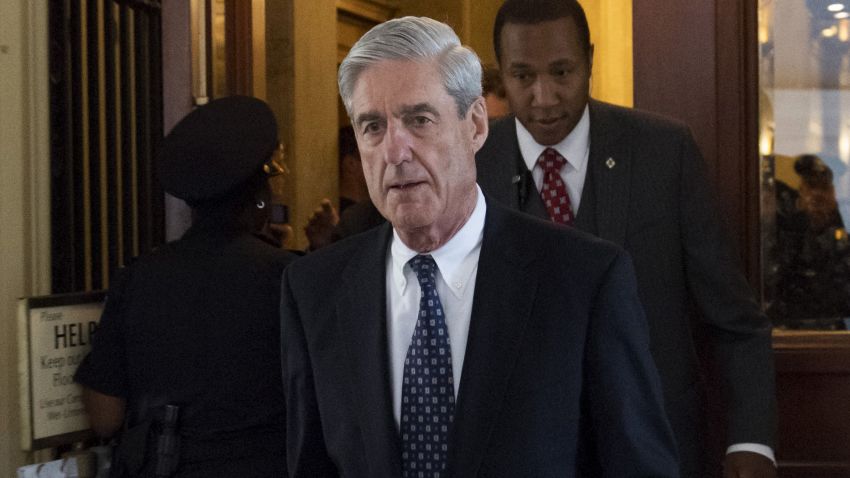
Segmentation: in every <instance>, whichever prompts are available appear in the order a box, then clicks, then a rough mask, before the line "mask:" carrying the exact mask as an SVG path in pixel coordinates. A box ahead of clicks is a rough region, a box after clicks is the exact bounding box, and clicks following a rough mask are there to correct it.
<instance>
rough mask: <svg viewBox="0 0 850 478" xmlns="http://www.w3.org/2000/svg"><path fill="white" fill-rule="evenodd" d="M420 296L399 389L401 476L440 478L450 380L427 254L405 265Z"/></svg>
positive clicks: (450, 413) (447, 346)
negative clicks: (414, 276) (414, 278)
mask: <svg viewBox="0 0 850 478" xmlns="http://www.w3.org/2000/svg"><path fill="white" fill-rule="evenodd" d="M408 264H410V267H412V268H413V271H414V272H416V278H417V279H419V287H420V288H421V289H422V296H421V298H420V300H419V317H418V318H417V319H416V329H415V330H414V331H413V339H411V341H410V348H408V349H407V357H405V359H404V376H403V378H402V386H401V441H402V466H403V468H404V477H405V478H426V477H427V478H438V477H440V476H445V473H444V471H445V469H446V463H447V461H448V449H449V446H448V445H449V428H450V426H451V423H452V420H453V419H454V404H455V394H454V380H453V379H452V350H451V342H450V341H449V330H448V328H446V320H445V317H444V315H443V305H442V304H441V303H440V297H439V295H437V264H436V263H435V262H434V258H432V257H431V256H429V255H418V256H416V257H414V258H413V259H411V260H410V262H408Z"/></svg>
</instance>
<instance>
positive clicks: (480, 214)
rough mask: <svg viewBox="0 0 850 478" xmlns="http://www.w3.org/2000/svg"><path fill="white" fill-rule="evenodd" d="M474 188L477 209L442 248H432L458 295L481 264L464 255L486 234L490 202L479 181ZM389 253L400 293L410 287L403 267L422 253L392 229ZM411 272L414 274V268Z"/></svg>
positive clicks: (434, 256)
mask: <svg viewBox="0 0 850 478" xmlns="http://www.w3.org/2000/svg"><path fill="white" fill-rule="evenodd" d="M475 189H476V191H477V195H478V198H477V200H476V203H475V209H473V210H472V214H470V216H469V219H467V221H466V224H464V225H463V226H462V227H461V228H460V230H458V231H457V233H455V235H454V236H453V237H452V238H451V239H449V241H448V242H446V243H445V244H443V245H442V246H441V247H440V248H439V249H436V250H434V251H431V252H430V254H431V257H433V258H434V262H436V263H437V268H439V270H440V275H441V276H442V277H443V280H444V281H445V282H446V284H448V285H449V286H450V287H449V289H450V290H451V291H452V293H453V294H454V295H455V296H456V297H458V298H460V297H462V296H463V293H464V290H465V289H466V285H467V284H468V283H469V279H470V277H471V276H472V272H473V271H475V268H476V267H477V266H478V261H467V260H465V259H466V258H468V257H469V256H470V255H471V254H472V253H473V252H475V251H476V250H477V249H479V248H480V247H481V240H482V238H483V237H484V216H485V215H486V213H487V204H486V201H485V200H484V194H483V193H482V192H481V188H480V187H479V186H478V185H477V184H476V185H475ZM390 254H391V256H392V259H391V260H392V281H393V284H395V286H396V288H397V289H398V291H399V293H404V289H405V287H407V277H405V274H404V268H405V266H406V265H407V262H408V261H409V260H410V259H413V257H414V256H416V255H417V254H419V253H418V252H416V251H414V250H413V249H410V248H409V247H407V245H405V244H404V242H403V241H402V240H401V238H400V237H399V236H398V232H396V230H395V229H393V239H392V244H391V245H390ZM411 274H413V272H412V271H411ZM411 277H415V275H411Z"/></svg>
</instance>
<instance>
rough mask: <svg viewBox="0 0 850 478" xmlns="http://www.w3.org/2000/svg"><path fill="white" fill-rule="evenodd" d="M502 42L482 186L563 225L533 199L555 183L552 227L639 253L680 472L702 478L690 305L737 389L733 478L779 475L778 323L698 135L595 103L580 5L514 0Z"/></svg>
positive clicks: (481, 161)
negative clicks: (504, 110)
mask: <svg viewBox="0 0 850 478" xmlns="http://www.w3.org/2000/svg"><path fill="white" fill-rule="evenodd" d="M493 37H494V43H495V50H496V56H497V58H498V61H499V67H500V70H501V72H502V75H503V80H504V81H503V82H504V85H505V88H506V91H507V96H508V100H509V101H510V103H511V108H512V110H513V111H514V113H515V117H510V118H507V119H505V120H503V121H500V122H496V123H494V124H492V125H491V130H490V135H489V137H488V139H487V142H486V144H485V145H484V147H483V148H482V149H481V151H480V152H479V153H478V155H477V160H478V182H479V184H480V186H481V188H482V190H483V191H484V193H485V194H487V195H488V197H490V198H492V199H493V200H494V201H497V202H499V203H501V204H503V205H506V206H508V207H510V208H513V209H517V210H520V211H524V212H527V213H529V214H532V215H535V216H539V217H541V218H550V219H553V220H559V219H562V218H563V216H564V215H563V214H561V216H562V217H556V216H558V214H552V211H550V210H549V208H547V204H546V203H545V200H546V199H548V197H547V195H546V194H542V195H541V193H538V190H541V189H544V188H546V187H547V182H548V181H549V180H553V181H554V182H555V183H557V182H560V183H561V184H563V185H565V189H566V190H567V193H568V194H567V198H566V202H568V203H569V204H568V206H569V211H568V213H567V214H566V216H567V217H566V219H565V220H563V221H557V222H567V223H572V225H573V226H575V227H576V228H578V229H581V230H583V231H587V232H590V233H592V234H595V235H597V236H599V237H601V238H603V239H607V240H610V241H612V242H615V243H617V244H619V245H621V246H622V247H624V248H625V249H626V250H627V251H628V252H629V253H630V255H631V256H632V259H633V260H634V264H635V269H636V273H637V280H638V291H639V294H640V298H641V301H642V303H643V306H644V308H645V310H646V314H647V319H648V321H649V325H650V336H651V338H652V351H653V355H654V357H655V361H656V364H657V365H658V369H659V372H660V374H661V379H662V383H663V387H664V398H665V404H666V407H667V413H668V416H669V417H670V422H671V425H672V426H673V430H674V433H675V434H676V438H677V441H678V446H679V453H680V459H681V462H682V466H683V468H682V476H702V475H701V473H702V472H701V471H699V469H700V462H701V457H700V451H701V450H702V448H703V447H702V445H701V444H700V435H701V433H702V430H701V427H700V406H699V403H700V402H699V400H698V393H697V392H698V387H697V384H698V382H699V377H698V364H697V358H696V355H695V352H694V350H695V347H694V340H693V338H692V331H691V322H690V319H691V316H692V315H693V314H692V312H693V311H694V309H695V312H696V313H697V314H696V315H697V316H698V317H699V318H700V319H701V320H702V321H703V322H705V323H706V324H708V326H709V328H710V329H711V334H710V337H709V338H710V339H711V340H712V346H713V351H714V360H715V361H716V362H717V364H718V365H719V369H720V370H721V371H722V372H723V374H724V382H725V383H726V384H727V385H728V387H727V388H728V394H727V397H728V400H727V407H728V412H729V414H728V445H729V449H728V454H727V455H726V460H725V465H726V466H725V468H726V473H727V476H775V467H774V464H773V462H772V459H773V456H772V455H773V452H772V449H771V447H772V446H773V443H774V440H775V397H774V369H773V361H772V352H771V348H770V324H769V322H768V320H767V319H766V317H765V316H764V315H763V314H762V313H761V311H760V309H759V306H758V304H757V303H756V301H755V299H754V297H753V295H752V293H751V292H750V289H749V287H748V285H747V283H746V281H745V279H744V278H743V276H742V274H741V273H740V271H739V269H738V267H737V266H736V261H735V260H734V259H733V255H732V254H731V253H730V251H729V248H728V247H727V239H726V238H725V237H724V235H723V233H722V232H721V227H720V221H719V219H718V210H717V207H716V202H715V201H714V199H713V198H712V197H711V196H712V194H711V191H710V189H711V188H710V185H709V183H708V181H707V178H706V174H705V166H704V164H703V160H702V158H701V156H700V153H699V151H698V150H697V147H696V145H695V143H694V141H693V139H692V137H691V134H690V132H689V131H688V129H687V128H686V127H685V126H683V125H681V124H679V123H676V122H673V121H671V120H668V119H665V118H661V117H659V116H656V115H653V114H649V113H645V112H640V111H637V110H632V109H626V108H620V107H617V106H613V105H609V104H605V103H602V102H598V101H594V100H592V99H590V98H589V89H590V88H589V87H590V76H591V65H592V60H593V46H592V45H591V44H590V39H589V32H588V27H587V20H586V19H585V15H584V12H583V11H582V8H581V6H580V5H579V4H578V3H577V2H575V1H573V0H508V1H507V2H506V3H505V4H504V5H503V6H502V8H501V10H500V11H499V14H498V16H497V18H496V23H495V28H494V34H493ZM659 87H661V85H659ZM546 155H557V156H559V157H561V158H565V163H564V164H563V166H562V167H561V169H560V171H558V172H557V173H555V174H552V175H549V174H548V173H547V172H546V171H545V168H544V167H543V166H541V164H542V163H539V162H538V157H545V156H546ZM541 161H542V159H541ZM541 197H543V199H541ZM694 306H695V307H694ZM738 473H740V475H739V474H738ZM748 473H749V474H748Z"/></svg>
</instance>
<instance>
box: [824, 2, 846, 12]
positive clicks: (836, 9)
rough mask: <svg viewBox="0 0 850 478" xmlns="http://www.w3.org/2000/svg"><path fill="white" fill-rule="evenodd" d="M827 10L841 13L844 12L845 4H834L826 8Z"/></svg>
mask: <svg viewBox="0 0 850 478" xmlns="http://www.w3.org/2000/svg"><path fill="white" fill-rule="evenodd" d="M826 9H827V10H829V11H830V12H840V11H841V10H844V4H843V3H833V4H832V5H830V6H828V7H826Z"/></svg>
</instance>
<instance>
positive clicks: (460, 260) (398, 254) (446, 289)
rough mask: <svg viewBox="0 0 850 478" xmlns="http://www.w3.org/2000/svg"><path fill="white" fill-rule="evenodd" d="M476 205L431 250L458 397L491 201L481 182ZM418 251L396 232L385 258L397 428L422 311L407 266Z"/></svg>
mask: <svg viewBox="0 0 850 478" xmlns="http://www.w3.org/2000/svg"><path fill="white" fill-rule="evenodd" d="M475 187H476V189H477V191H478V199H477V201H476V204H475V209H474V210H473V211H472V214H471V215H470V216H469V219H468V220H467V221H466V224H464V225H463V227H461V228H460V230H459V231H458V232H457V233H456V234H455V235H454V237H452V238H451V239H449V241H448V242H447V243H445V244H443V246H442V247H440V248H439V249H437V250H435V251H431V252H430V255H431V257H433V258H434V262H436V263H437V268H438V269H439V270H438V271H437V294H439V296H440V302H441V303H442V305H443V313H444V314H445V318H446V327H447V328H448V331H449V340H450V341H451V350H452V377H453V379H454V389H455V399H457V392H458V388H459V387H460V379H461V376H460V374H461V371H462V370H463V358H464V355H465V354H466V339H467V336H468V335H469V322H470V320H471V318H472V297H473V294H474V292H475V278H476V276H477V274H478V256H479V254H480V252H481V239H482V237H484V215H485V213H486V211H487V205H486V204H485V201H484V195H483V194H482V193H481V189H480V188H479V187H478V185H476V186H475ZM417 254H419V253H418V252H416V251H414V250H412V249H410V248H409V247H407V246H406V245H405V244H404V242H402V241H401V239H400V238H399V237H398V233H397V232H396V231H395V230H393V238H392V243H391V245H390V251H389V254H388V256H389V257H387V284H386V287H387V337H388V338H389V341H388V342H389V355H390V387H391V389H392V393H393V415H394V416H395V422H396V427H398V426H399V423H400V422H401V383H402V376H403V375H404V359H405V357H406V356H407V349H408V348H409V347H410V341H411V339H412V338H413V331H414V329H415V328H416V319H417V316H418V315H419V298H420V294H421V289H420V287H419V281H418V280H417V279H416V273H415V272H413V269H412V268H411V267H410V266H409V265H408V264H407V262H408V261H409V260H410V259H413V257H414V256H416V255H417Z"/></svg>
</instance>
